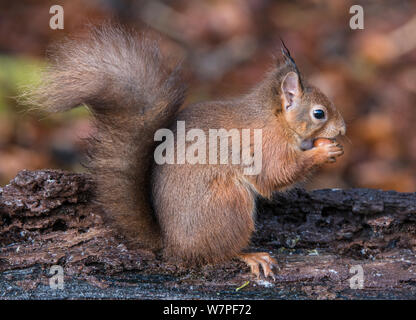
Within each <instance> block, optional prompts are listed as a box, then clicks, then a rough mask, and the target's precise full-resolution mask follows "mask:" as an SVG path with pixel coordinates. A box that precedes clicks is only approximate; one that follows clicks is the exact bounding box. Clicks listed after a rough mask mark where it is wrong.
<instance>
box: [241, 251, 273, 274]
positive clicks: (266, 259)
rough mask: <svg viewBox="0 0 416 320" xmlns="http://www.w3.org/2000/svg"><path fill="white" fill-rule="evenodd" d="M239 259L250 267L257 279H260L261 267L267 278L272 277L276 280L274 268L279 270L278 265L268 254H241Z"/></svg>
mask: <svg viewBox="0 0 416 320" xmlns="http://www.w3.org/2000/svg"><path fill="white" fill-rule="evenodd" d="M239 258H240V259H241V260H242V261H244V262H245V263H246V264H247V265H248V266H249V267H250V271H251V273H253V274H254V275H255V276H256V277H257V279H259V278H260V266H261V267H262V269H263V273H264V276H265V277H266V278H268V277H269V276H270V277H272V278H273V280H276V279H275V276H274V273H273V271H272V268H273V267H275V268H278V264H277V261H276V260H275V259H273V258H272V257H271V256H270V255H269V254H268V253H267V252H253V253H241V254H240V255H239Z"/></svg>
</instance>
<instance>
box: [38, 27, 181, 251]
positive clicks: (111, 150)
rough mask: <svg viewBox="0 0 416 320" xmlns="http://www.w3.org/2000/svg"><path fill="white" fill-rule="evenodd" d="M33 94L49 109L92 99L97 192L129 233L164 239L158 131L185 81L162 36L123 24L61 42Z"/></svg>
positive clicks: (138, 238) (148, 242) (143, 239)
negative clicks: (155, 188) (154, 188)
mask: <svg viewBox="0 0 416 320" xmlns="http://www.w3.org/2000/svg"><path fill="white" fill-rule="evenodd" d="M30 96H31V98H32V100H33V101H34V102H35V103H36V105H38V106H41V108H43V109H45V108H46V109H47V110H49V111H64V110H68V109H71V108H74V107H76V106H78V105H80V104H85V105H87V106H88V107H89V109H90V110H91V112H92V114H93V116H94V122H95V125H96V129H97V133H96V134H95V135H94V136H93V137H91V139H90V148H89V155H90V157H89V158H90V159H89V164H88V166H89V168H90V170H91V172H92V173H93V175H94V177H95V178H96V180H97V198H98V200H99V201H100V202H102V203H103V206H104V208H105V209H106V210H107V211H108V212H109V213H110V214H111V215H110V217H111V218H112V219H113V220H114V221H115V222H116V225H117V226H118V227H119V228H120V229H121V231H122V233H123V234H124V235H125V236H126V237H127V238H128V239H129V240H131V241H133V242H134V243H138V244H140V245H143V246H145V247H151V248H157V247H159V246H160V243H161V240H160V231H159V227H158V224H157V223H156V220H155V217H154V215H153V212H152V205H151V199H150V190H151V187H150V178H149V176H150V170H151V165H152V161H153V151H154V147H155V145H154V139H153V136H154V133H155V131H156V130H157V129H159V128H161V127H168V126H169V124H170V123H171V121H172V119H173V118H174V117H175V114H176V112H177V110H178V108H179V107H180V105H181V104H182V102H183V96H184V86H183V84H182V82H181V81H180V79H179V76H178V70H177V69H175V70H173V71H172V70H170V69H169V68H168V67H167V66H166V64H164V63H163V61H162V57H161V54H160V52H159V48H158V45H157V42H156V41H154V40H151V39H150V38H148V37H147V36H146V35H143V34H142V35H136V34H134V33H129V32H126V31H124V30H123V29H121V28H120V27H110V26H103V27H97V28H93V29H92V30H91V33H90V34H89V37H88V38H86V39H83V40H79V39H78V40H67V41H65V42H63V43H61V44H59V45H57V48H55V50H53V56H52V63H51V66H50V67H49V68H48V70H47V71H46V72H45V77H44V81H43V83H42V84H41V85H40V86H39V87H38V88H37V89H35V90H33V92H32V94H31V95H30Z"/></svg>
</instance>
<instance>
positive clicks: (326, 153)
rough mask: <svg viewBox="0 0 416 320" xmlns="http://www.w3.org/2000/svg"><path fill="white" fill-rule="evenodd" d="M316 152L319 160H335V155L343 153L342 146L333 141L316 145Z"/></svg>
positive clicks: (330, 161)
mask: <svg viewBox="0 0 416 320" xmlns="http://www.w3.org/2000/svg"><path fill="white" fill-rule="evenodd" d="M315 149H316V152H317V153H318V154H319V160H320V161H319V162H321V163H324V162H329V163H332V162H335V161H336V158H337V157H340V156H342V155H343V154H344V148H343V146H342V145H341V144H339V143H337V142H336V141H334V142H332V141H331V142H328V143H320V144H318V145H317V146H316V147H315Z"/></svg>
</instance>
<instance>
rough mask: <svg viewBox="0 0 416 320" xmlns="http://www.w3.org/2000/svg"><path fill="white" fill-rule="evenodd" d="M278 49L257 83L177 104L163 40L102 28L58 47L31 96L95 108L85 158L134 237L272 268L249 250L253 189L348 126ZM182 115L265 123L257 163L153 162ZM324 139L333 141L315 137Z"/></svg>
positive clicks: (213, 124)
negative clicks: (247, 170)
mask: <svg viewBox="0 0 416 320" xmlns="http://www.w3.org/2000/svg"><path fill="white" fill-rule="evenodd" d="M282 53H283V59H282V61H280V63H278V64H277V65H276V66H275V67H274V68H273V69H272V70H270V71H269V72H268V73H267V74H266V76H265V78H264V79H263V81H261V82H260V83H259V84H258V85H257V86H256V87H254V88H253V89H252V90H251V91H250V92H248V93H246V94H243V95H241V96H240V97H237V98H234V99H229V100H222V101H207V102H202V103H197V104H192V105H189V106H187V107H186V108H184V109H183V110H180V108H181V105H182V103H183V101H184V95H185V85H184V83H183V81H182V80H181V77H180V70H179V69H180V68H179V67H177V68H173V69H171V68H169V67H168V64H167V63H166V59H164V58H163V57H162V55H161V53H160V51H159V48H158V44H157V41H155V40H151V39H150V37H148V36H147V35H146V34H145V33H143V34H135V33H132V32H126V31H125V30H123V29H122V28H121V27H112V26H102V27H94V28H92V30H91V32H90V34H89V37H86V38H84V39H77V40H67V41H65V42H63V43H60V44H59V45H58V46H57V48H56V49H55V50H54V51H53V56H52V61H51V64H50V66H49V68H48V70H47V71H46V73H45V76H44V79H43V82H42V83H41V84H40V85H39V86H38V87H37V88H34V89H33V91H32V93H31V97H32V101H33V102H34V103H35V104H36V105H38V106H40V107H41V108H43V109H46V110H48V111H64V110H68V109H71V108H74V107H77V106H79V105H81V104H84V105H86V106H87V107H88V108H89V110H91V113H92V115H93V119H94V124H95V126H96V133H95V134H94V135H93V136H92V137H91V138H90V139H89V152H88V155H89V161H88V163H89V164H88V167H89V170H90V171H91V173H92V175H93V176H94V178H95V180H96V182H97V198H98V200H99V201H100V202H101V203H102V204H103V207H104V208H105V210H106V211H107V212H108V215H109V216H110V217H111V220H112V221H113V222H114V224H115V226H116V227H117V230H119V232H120V233H121V234H122V235H124V236H125V238H126V239H128V240H129V243H131V244H134V245H137V246H141V247H143V248H148V249H151V250H163V254H164V256H165V257H166V258H168V259H173V260H176V261H178V262H179V261H180V262H185V263H188V264H196V265H198V264H203V263H218V262H223V261H227V260H229V259H232V258H240V259H241V260H243V261H244V262H246V263H247V264H248V265H249V266H250V268H251V272H252V273H254V274H255V275H257V276H259V275H260V268H259V267H260V266H261V267H262V270H263V273H264V275H265V276H266V277H268V276H272V277H273V276H274V274H273V271H272V268H273V266H274V265H276V261H275V259H273V258H272V257H271V256H270V255H269V254H268V253H264V252H257V253H244V252H243V250H244V249H245V248H246V247H247V246H248V244H249V242H250V237H251V235H252V233H253V232H254V230H255V198H256V197H257V196H259V195H260V196H263V197H270V196H271V194H272V192H273V191H279V190H283V189H287V188H288V187H290V186H291V185H293V184H294V183H296V182H297V181H300V180H303V179H304V178H305V177H306V176H307V175H308V174H309V173H310V172H311V171H312V170H313V169H315V168H317V167H319V166H320V165H322V164H324V163H326V162H333V161H335V159H336V157H339V156H341V155H342V154H343V148H342V146H341V145H340V144H338V143H337V142H336V141H335V140H333V139H334V138H336V137H337V136H339V135H344V134H345V130H346V127H345V123H344V120H343V118H342V116H341V114H340V113H339V112H338V111H337V109H336V108H335V107H334V105H333V103H332V102H331V101H330V100H329V99H328V98H327V97H326V96H325V95H324V94H323V93H322V92H321V91H320V90H319V89H317V88H315V87H313V86H311V85H309V84H308V83H307V82H306V81H305V80H304V79H303V77H302V76H301V74H300V72H299V70H298V68H297V66H296V63H295V61H294V60H293V58H292V57H291V55H290V53H289V51H288V50H287V48H286V47H285V46H284V45H283V46H282ZM178 121H184V122H185V123H186V128H187V129H193V128H198V129H200V130H202V131H203V132H205V133H207V134H208V131H209V130H210V129H219V128H224V129H226V130H231V129H233V128H237V129H238V130H242V129H243V128H249V129H261V130H262V140H261V146H260V147H261V151H262V163H261V170H260V171H259V173H258V174H256V175H246V174H244V172H243V167H244V166H243V165H239V164H228V165H223V164H208V163H207V164H190V163H184V164H178V163H177V164H167V163H165V164H157V163H155V160H154V151H155V148H156V147H157V145H158V142H157V141H155V139H154V136H155V133H156V132H157V131H158V130H159V129H160V128H168V129H170V130H172V132H174V133H175V132H176V128H177V123H178ZM317 138H328V139H332V140H331V141H330V142H329V143H323V144H319V145H317V146H314V145H313V141H314V140H315V139H317ZM305 146H306V147H305ZM209 148H210V147H209V146H208V149H209ZM208 151H212V150H208Z"/></svg>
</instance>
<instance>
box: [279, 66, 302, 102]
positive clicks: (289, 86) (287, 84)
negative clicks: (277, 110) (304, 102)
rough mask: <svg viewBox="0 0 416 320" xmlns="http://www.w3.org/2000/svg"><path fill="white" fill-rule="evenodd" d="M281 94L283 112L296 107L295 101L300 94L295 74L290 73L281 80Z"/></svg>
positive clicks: (298, 82) (297, 78) (298, 81)
mask: <svg viewBox="0 0 416 320" xmlns="http://www.w3.org/2000/svg"><path fill="white" fill-rule="evenodd" d="M282 94H283V97H282V98H283V108H284V109H285V110H289V109H290V108H292V107H294V106H295V105H296V100H298V98H300V96H301V94H302V92H301V86H300V80H299V76H298V75H297V74H296V72H293V71H291V72H289V73H287V74H286V75H285V77H284V78H283V81H282Z"/></svg>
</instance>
